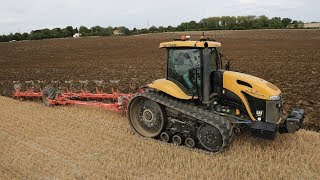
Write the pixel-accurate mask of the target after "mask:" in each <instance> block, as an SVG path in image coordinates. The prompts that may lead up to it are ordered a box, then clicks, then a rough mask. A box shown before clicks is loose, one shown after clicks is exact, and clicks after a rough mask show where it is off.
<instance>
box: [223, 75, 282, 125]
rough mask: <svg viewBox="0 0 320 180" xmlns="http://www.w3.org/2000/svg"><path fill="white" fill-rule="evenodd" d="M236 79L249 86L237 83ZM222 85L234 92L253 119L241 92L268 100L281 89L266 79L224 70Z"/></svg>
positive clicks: (279, 92) (278, 93)
mask: <svg viewBox="0 0 320 180" xmlns="http://www.w3.org/2000/svg"><path fill="white" fill-rule="evenodd" d="M237 80H241V81H244V82H246V83H249V84H250V85H251V86H252V88H251V87H248V86H245V85H241V84H238V82H237ZM223 87H224V88H225V89H227V90H229V91H231V92H233V93H235V94H236V95H237V96H238V97H240V99H241V100H242V102H243V103H244V105H245V107H246V110H247V111H248V112H249V116H250V118H251V119H252V120H255V118H254V117H253V115H252V113H251V111H250V107H249V104H248V102H247V100H246V98H245V97H244V95H243V93H242V92H246V93H247V94H249V95H251V96H253V97H256V98H259V99H264V100H269V98H270V96H278V95H280V94H281V91H280V89H279V88H278V87H276V86H275V85H273V84H271V83H269V82H268V81H266V80H263V79H260V78H257V77H254V76H251V75H248V74H243V73H238V72H232V71H225V72H224V73H223Z"/></svg>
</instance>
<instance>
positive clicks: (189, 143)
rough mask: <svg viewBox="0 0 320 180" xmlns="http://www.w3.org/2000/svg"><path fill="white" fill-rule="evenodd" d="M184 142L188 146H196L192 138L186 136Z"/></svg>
mask: <svg viewBox="0 0 320 180" xmlns="http://www.w3.org/2000/svg"><path fill="white" fill-rule="evenodd" d="M184 144H185V145H186V146H187V147H189V148H194V147H195V146H196V141H195V139H194V138H191V137H188V138H186V140H185V141H184Z"/></svg>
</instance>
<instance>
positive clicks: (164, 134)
mask: <svg viewBox="0 0 320 180" xmlns="http://www.w3.org/2000/svg"><path fill="white" fill-rule="evenodd" d="M171 138H172V134H171V133H170V132H169V131H164V132H162V133H161V134H160V139H161V140H162V141H163V142H170V140H171Z"/></svg>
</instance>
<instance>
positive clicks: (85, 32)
mask: <svg viewBox="0 0 320 180" xmlns="http://www.w3.org/2000/svg"><path fill="white" fill-rule="evenodd" d="M79 33H80V34H81V35H82V36H88V35H90V30H89V29H88V28H87V27H85V26H80V28H79Z"/></svg>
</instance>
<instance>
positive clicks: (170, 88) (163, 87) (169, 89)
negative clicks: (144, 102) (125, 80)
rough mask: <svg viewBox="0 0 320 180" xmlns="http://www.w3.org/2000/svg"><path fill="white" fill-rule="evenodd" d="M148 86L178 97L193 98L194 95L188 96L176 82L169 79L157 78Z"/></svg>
mask: <svg viewBox="0 0 320 180" xmlns="http://www.w3.org/2000/svg"><path fill="white" fill-rule="evenodd" d="M147 86H148V87H150V88H153V89H157V90H159V91H162V92H164V93H166V94H169V95H171V96H173V97H176V98H178V99H192V96H188V95H187V94H186V93H184V92H183V91H182V90H181V89H180V88H179V87H178V86H177V85H176V84H175V83H173V82H172V81H169V80H167V79H158V80H155V81H153V82H152V83H151V84H148V85H147Z"/></svg>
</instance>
